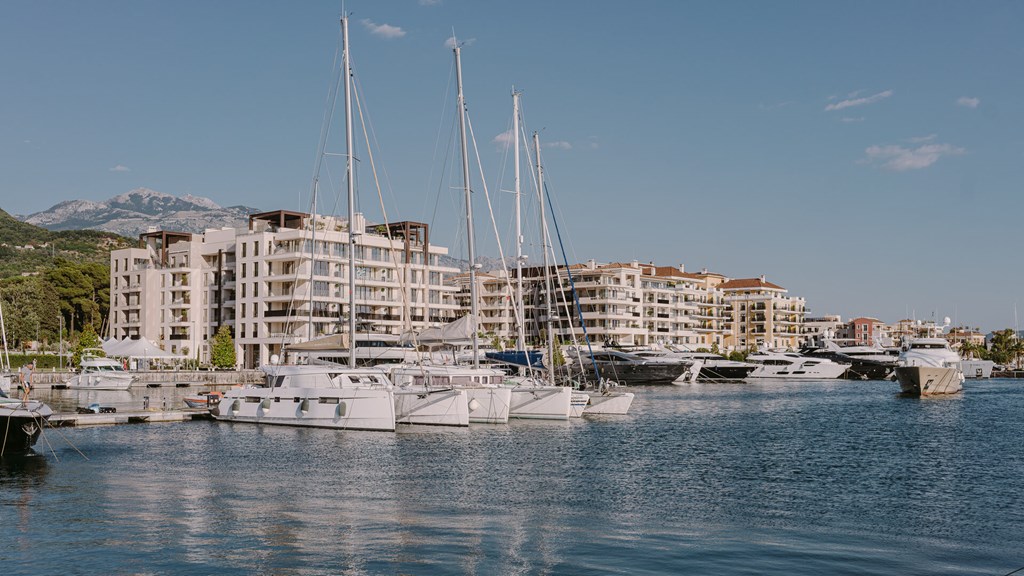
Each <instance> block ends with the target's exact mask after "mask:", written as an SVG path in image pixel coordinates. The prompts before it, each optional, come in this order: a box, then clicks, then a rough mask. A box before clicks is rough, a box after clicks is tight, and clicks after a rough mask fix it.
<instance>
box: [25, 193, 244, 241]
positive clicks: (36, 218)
mask: <svg viewBox="0 0 1024 576" xmlns="http://www.w3.org/2000/svg"><path fill="white" fill-rule="evenodd" d="M254 212H259V209H257V208H252V207H250V206H229V207H221V206H220V205H218V204H217V203H216V202H214V201H213V200H210V199H209V198H203V197H201V196H193V195H191V194H186V195H185V196H181V197H178V196H174V195H171V194H166V193H163V192H157V191H156V190H150V189H149V188H136V189H135V190H131V191H130V192H126V193H124V194H121V195H119V196H115V197H113V198H111V199H109V200H105V201H103V202H92V201H89V200H67V201H64V202H61V203H59V204H57V205H55V206H52V207H51V208H49V209H47V210H43V211H42V212H36V213H35V214H30V215H28V216H27V217H24V218H21V220H23V221H24V222H27V223H29V224H34V225H36V226H41V227H43V228H46V229H48V230H83V229H89V230H103V231H107V232H114V233H117V234H120V235H122V236H127V237H129V238H135V237H138V235H139V234H142V233H144V232H146V231H147V230H149V228H150V227H156V229H158V230H173V231H175V232H202V231H203V230H205V229H207V228H220V227H222V226H245V225H246V224H247V222H248V217H249V214H252V213H254Z"/></svg>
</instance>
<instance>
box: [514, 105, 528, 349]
mask: <svg viewBox="0 0 1024 576" xmlns="http://www.w3.org/2000/svg"><path fill="white" fill-rule="evenodd" d="M512 134H513V142H514V146H515V154H514V158H515V176H514V177H513V182H515V193H516V299H515V301H514V302H513V309H514V310H515V311H516V313H515V317H516V324H518V325H519V326H518V333H517V340H516V350H520V351H524V352H525V351H526V322H525V318H524V316H525V313H524V312H525V307H524V306H523V224H522V215H521V212H520V207H519V204H520V197H521V192H520V189H519V92H516V90H515V88H513V89H512Z"/></svg>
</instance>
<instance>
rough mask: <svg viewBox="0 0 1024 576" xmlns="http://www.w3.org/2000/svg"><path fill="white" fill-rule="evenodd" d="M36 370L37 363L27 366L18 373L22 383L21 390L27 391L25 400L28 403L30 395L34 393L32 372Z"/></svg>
mask: <svg viewBox="0 0 1024 576" xmlns="http://www.w3.org/2000/svg"><path fill="white" fill-rule="evenodd" d="M35 369H36V361H35V360H33V361H32V362H30V363H28V364H25V365H24V366H22V367H21V370H19V371H18V377H19V379H20V381H21V389H22V390H24V391H25V396H24V399H25V401H26V402H28V395H29V393H31V392H32V372H34V371H35Z"/></svg>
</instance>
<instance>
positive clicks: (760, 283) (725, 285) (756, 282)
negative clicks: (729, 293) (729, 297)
mask: <svg viewBox="0 0 1024 576" xmlns="http://www.w3.org/2000/svg"><path fill="white" fill-rule="evenodd" d="M718 288H719V289H720V290H739V289H743V288H768V289H772V290H785V288H783V287H782V286H779V285H778V284H772V283H771V282H767V281H765V280H761V279H760V278H737V279H735V280H729V281H728V282H722V283H721V284H719V285H718Z"/></svg>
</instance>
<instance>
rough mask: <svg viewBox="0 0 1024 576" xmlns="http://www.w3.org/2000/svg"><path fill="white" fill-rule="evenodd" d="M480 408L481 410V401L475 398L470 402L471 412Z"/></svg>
mask: <svg viewBox="0 0 1024 576" xmlns="http://www.w3.org/2000/svg"><path fill="white" fill-rule="evenodd" d="M479 408H480V401H479V400H477V399H476V398H473V399H472V400H470V401H469V411H470V412H473V411H475V410H478V409H479Z"/></svg>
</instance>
